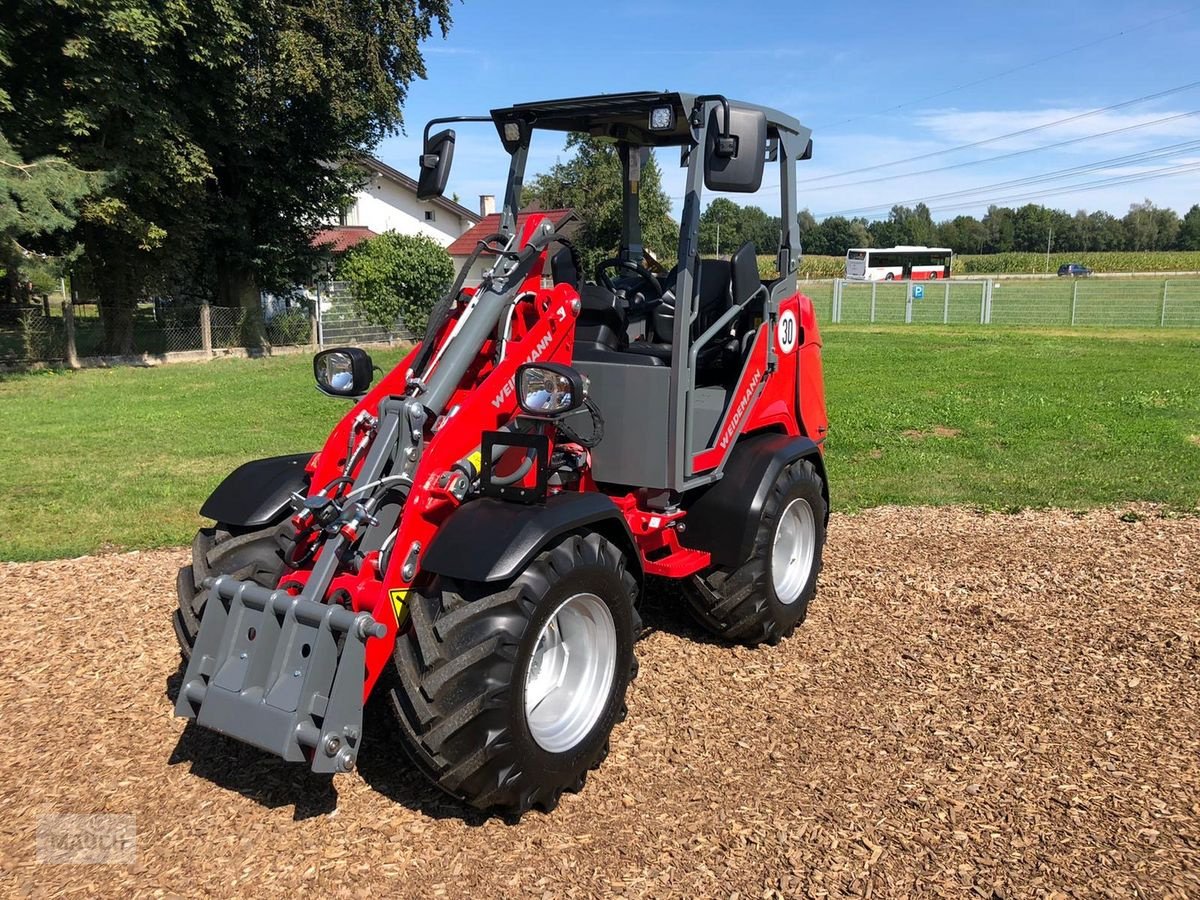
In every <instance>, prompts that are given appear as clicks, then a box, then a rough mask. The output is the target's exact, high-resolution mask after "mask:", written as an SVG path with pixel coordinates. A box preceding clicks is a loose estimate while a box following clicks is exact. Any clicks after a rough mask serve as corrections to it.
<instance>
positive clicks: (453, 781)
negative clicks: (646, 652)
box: [391, 534, 641, 816]
mask: <svg viewBox="0 0 1200 900" xmlns="http://www.w3.org/2000/svg"><path fill="white" fill-rule="evenodd" d="M409 598H410V606H409V630H408V632H407V633H406V634H404V635H401V636H400V637H399V638H398V639H397V641H396V651H395V670H396V671H395V675H396V678H395V686H394V688H393V690H392V691H391V699H392V706H393V709H394V711H395V713H396V718H397V720H398V722H399V725H400V732H401V735H402V743H403V745H404V747H405V749H406V750H407V752H408V754H409V756H410V757H411V758H412V760H413V762H414V763H415V764H416V765H417V767H418V768H420V769H421V770H422V771H423V772H424V773H425V774H426V775H427V776H428V777H429V778H430V779H431V780H432V781H433V782H434V783H435V784H437V785H438V786H439V787H441V788H442V789H443V790H444V791H446V792H447V793H449V794H451V795H452V796H454V797H457V798H458V799H460V800H463V801H465V802H467V803H469V804H471V805H472V806H475V807H477V808H480V809H488V810H493V811H496V812H499V813H501V814H507V815H510V816H512V815H516V816H519V815H520V814H521V813H523V812H525V811H526V810H528V809H529V808H531V807H533V806H537V807H540V808H542V809H544V810H546V811H549V810H551V809H553V808H554V807H555V806H557V804H558V800H559V797H560V796H561V795H562V793H563V791H578V790H581V789H582V788H583V784H584V781H585V779H586V777H587V772H588V770H589V769H593V768H596V767H597V766H598V765H599V764H600V763H601V762H602V761H603V759H604V757H605V756H606V755H607V754H608V740H609V734H610V732H611V731H612V729H613V727H614V726H615V725H616V724H617V723H618V722H620V721H622V720H623V719H624V717H625V692H626V688H627V687H628V685H629V682H630V681H631V680H632V679H633V677H634V675H635V674H636V670H637V663H636V660H635V659H634V654H633V644H634V640H635V639H636V637H637V635H638V633H639V632H640V630H641V620H640V619H639V617H638V614H637V611H636V609H635V608H634V602H635V601H636V599H637V582H636V580H635V579H634V577H633V576H632V575H631V574H630V573H629V572H628V571H627V570H626V566H625V557H624V555H623V554H622V553H621V551H620V550H619V549H618V548H617V547H616V546H615V545H613V544H612V543H610V542H609V541H607V540H605V539H604V538H603V537H601V536H600V535H598V534H588V535H585V536H579V535H572V536H570V537H568V538H566V539H565V540H564V541H562V542H561V543H559V544H558V545H557V546H555V547H553V548H552V549H549V550H546V551H544V552H542V553H541V554H539V555H538V556H537V557H536V558H535V559H534V560H533V561H532V562H531V563H530V564H529V565H528V567H527V568H526V569H525V571H524V572H522V573H521V574H520V575H519V576H517V577H516V578H515V579H514V580H513V581H511V582H507V583H497V584H477V583H467V582H456V581H452V580H451V579H447V578H442V579H440V580H439V582H438V583H437V584H435V585H434V588H433V589H432V590H430V591H427V592H424V593H417V592H414V593H412V594H410V595H409ZM564 648H565V652H564ZM572 687H573V689H572ZM531 706H532V707H533V709H532V710H530V707H531Z"/></svg>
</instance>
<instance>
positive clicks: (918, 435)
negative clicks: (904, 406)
mask: <svg viewBox="0 0 1200 900" xmlns="http://www.w3.org/2000/svg"><path fill="white" fill-rule="evenodd" d="M900 434H901V435H903V436H904V437H906V438H908V439H910V440H913V441H923V440H925V439H926V438H930V437H939V438H956V437H958V436H959V435H960V434H962V429H961V428H947V427H946V426H945V425H934V426H933V427H932V428H930V429H929V430H928V431H921V430H919V429H917V428H909V429H907V430H905V431H902V432H900Z"/></svg>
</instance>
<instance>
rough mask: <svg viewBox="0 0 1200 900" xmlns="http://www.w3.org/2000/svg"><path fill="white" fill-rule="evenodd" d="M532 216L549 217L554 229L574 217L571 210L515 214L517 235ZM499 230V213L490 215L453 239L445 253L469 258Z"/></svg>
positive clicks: (573, 212) (534, 211) (531, 211)
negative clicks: (484, 241) (481, 243)
mask: <svg viewBox="0 0 1200 900" xmlns="http://www.w3.org/2000/svg"><path fill="white" fill-rule="evenodd" d="M532 215H543V216H549V217H550V221H552V222H553V223H554V227H555V228H558V227H560V226H561V225H562V224H563V222H565V221H567V219H570V218H574V217H575V210H573V209H529V210H526V211H525V212H523V213H518V214H517V234H520V233H521V229H522V228H524V227H525V222H526V221H527V220H528V219H529V217H530V216H532ZM499 230H500V213H492V214H491V215H488V216H484V217H483V218H482V219H480V220H479V224H478V225H473V226H472V227H470V228H468V229H467V230H466V231H464V232H463V233H462V234H460V235H459V236H458V237H457V238H455V239H454V243H452V244H451V245H450V246H449V247H447V248H446V252H447V253H449V254H450V255H451V256H470V255H471V254H472V253H474V252H475V247H476V245H478V243H479V242H480V241H481V240H483V239H484V238H485V237H487V236H488V235H490V234H495V233H496V232H497V231H499Z"/></svg>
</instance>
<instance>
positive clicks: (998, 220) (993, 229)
mask: <svg viewBox="0 0 1200 900" xmlns="http://www.w3.org/2000/svg"><path fill="white" fill-rule="evenodd" d="M983 227H984V228H986V229H987V241H986V243H985V244H984V246H983V252H984V253H1007V252H1009V251H1010V250H1012V249H1013V232H1014V223H1013V211H1012V210H1011V209H1009V208H1008V207H1007V206H989V207H988V211H987V215H986V216H984V217H983Z"/></svg>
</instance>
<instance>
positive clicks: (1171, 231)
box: [1122, 200, 1180, 250]
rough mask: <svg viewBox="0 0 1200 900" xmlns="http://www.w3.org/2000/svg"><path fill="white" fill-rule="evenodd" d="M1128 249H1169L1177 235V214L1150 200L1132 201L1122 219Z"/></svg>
mask: <svg viewBox="0 0 1200 900" xmlns="http://www.w3.org/2000/svg"><path fill="white" fill-rule="evenodd" d="M1122 224H1123V225H1124V226H1125V232H1126V235H1127V241H1128V249H1130V250H1170V249H1172V248H1174V246H1175V244H1176V241H1177V240H1178V237H1179V229H1180V221H1179V216H1178V214H1177V213H1176V212H1175V210H1173V209H1161V208H1159V207H1157V206H1155V205H1154V204H1153V203H1152V202H1151V201H1150V200H1144V201H1142V202H1141V203H1134V204H1133V205H1132V206H1130V207H1129V213H1128V214H1127V215H1126V216H1125V218H1124V219H1123V220H1122Z"/></svg>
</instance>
